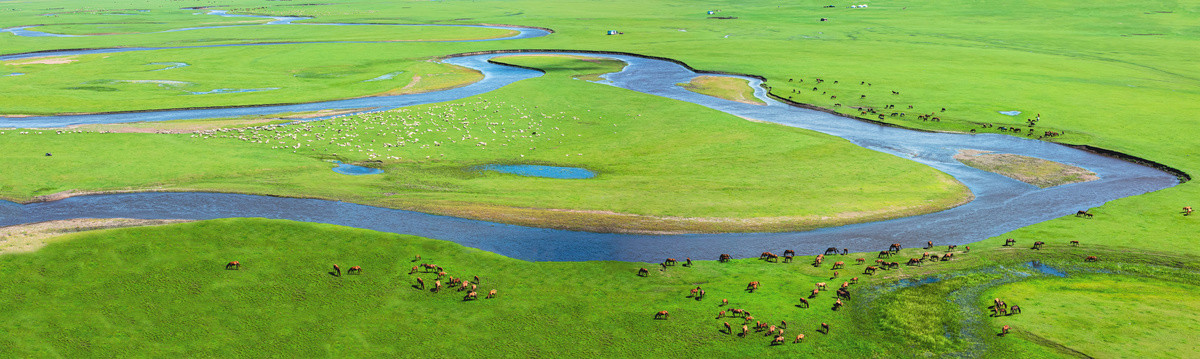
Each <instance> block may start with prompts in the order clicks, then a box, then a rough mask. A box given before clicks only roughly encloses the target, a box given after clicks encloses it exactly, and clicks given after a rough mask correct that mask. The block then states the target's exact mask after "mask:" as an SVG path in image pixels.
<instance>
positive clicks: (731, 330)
mask: <svg viewBox="0 0 1200 359" xmlns="http://www.w3.org/2000/svg"><path fill="white" fill-rule="evenodd" d="M725 332H726V333H729V335H733V326H732V325H729V322H725Z"/></svg>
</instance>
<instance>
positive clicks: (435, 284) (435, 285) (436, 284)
mask: <svg viewBox="0 0 1200 359" xmlns="http://www.w3.org/2000/svg"><path fill="white" fill-rule="evenodd" d="M433 291H434V292H441V291H442V281H440V280H435V281H433Z"/></svg>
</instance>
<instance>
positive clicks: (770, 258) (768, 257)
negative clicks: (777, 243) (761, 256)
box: [767, 253, 779, 263]
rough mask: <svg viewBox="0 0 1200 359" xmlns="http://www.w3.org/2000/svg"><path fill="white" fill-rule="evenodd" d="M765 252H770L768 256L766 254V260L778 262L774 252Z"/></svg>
mask: <svg viewBox="0 0 1200 359" xmlns="http://www.w3.org/2000/svg"><path fill="white" fill-rule="evenodd" d="M767 254H770V255H769V256H767V262H775V263H779V256H777V255H775V254H774V253H767Z"/></svg>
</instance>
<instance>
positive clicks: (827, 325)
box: [821, 323, 829, 334]
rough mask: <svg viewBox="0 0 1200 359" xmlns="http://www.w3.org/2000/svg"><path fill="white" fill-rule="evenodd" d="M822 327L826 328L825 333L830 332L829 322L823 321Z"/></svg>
mask: <svg viewBox="0 0 1200 359" xmlns="http://www.w3.org/2000/svg"><path fill="white" fill-rule="evenodd" d="M821 329H824V330H825V334H829V324H826V323H821Z"/></svg>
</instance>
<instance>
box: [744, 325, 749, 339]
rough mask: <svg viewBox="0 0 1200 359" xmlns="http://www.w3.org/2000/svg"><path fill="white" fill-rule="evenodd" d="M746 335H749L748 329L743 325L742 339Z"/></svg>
mask: <svg viewBox="0 0 1200 359" xmlns="http://www.w3.org/2000/svg"><path fill="white" fill-rule="evenodd" d="M748 333H750V327H747V326H745V325H743V326H742V338H745V337H746V334H748Z"/></svg>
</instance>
